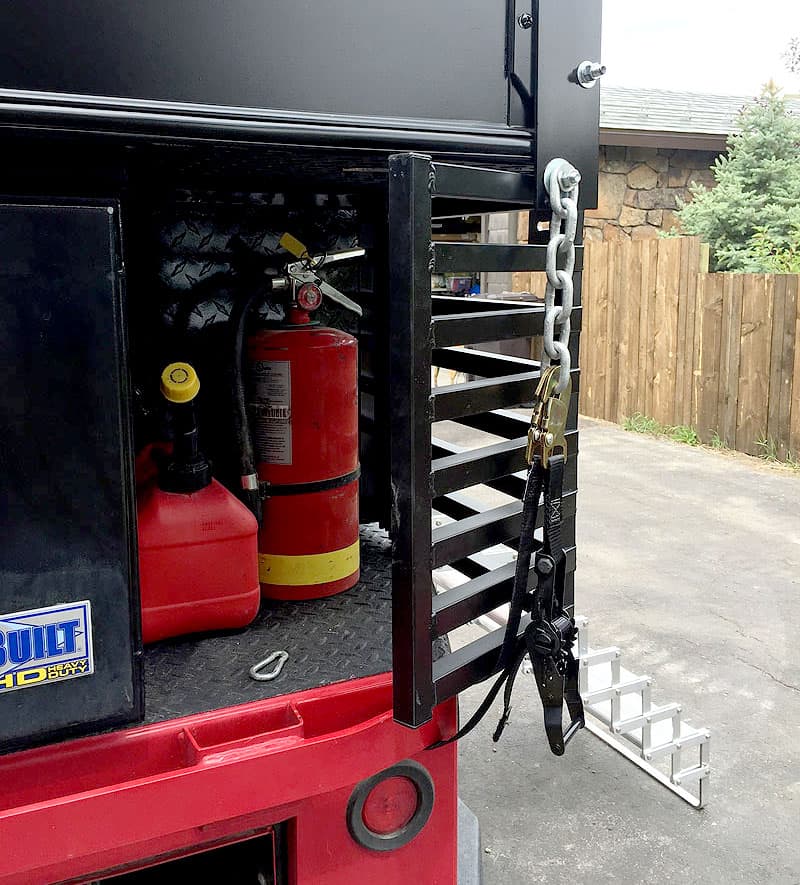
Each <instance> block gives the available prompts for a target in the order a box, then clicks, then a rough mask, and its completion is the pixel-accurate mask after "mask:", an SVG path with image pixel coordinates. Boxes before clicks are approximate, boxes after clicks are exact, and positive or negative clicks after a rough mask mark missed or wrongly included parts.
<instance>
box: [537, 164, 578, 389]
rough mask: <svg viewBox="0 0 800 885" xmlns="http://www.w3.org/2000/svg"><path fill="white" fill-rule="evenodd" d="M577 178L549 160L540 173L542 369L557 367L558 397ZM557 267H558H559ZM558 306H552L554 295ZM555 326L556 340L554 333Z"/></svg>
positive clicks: (565, 351) (563, 378) (565, 349)
mask: <svg viewBox="0 0 800 885" xmlns="http://www.w3.org/2000/svg"><path fill="white" fill-rule="evenodd" d="M580 180H581V174H580V172H578V170H577V169H576V168H575V167H574V166H573V165H572V164H571V163H568V162H567V161H566V160H563V159H561V158H558V159H555V160H551V161H550V162H549V163H548V164H547V168H546V169H545V170H544V185H545V188H546V189H547V194H548V196H549V198H550V206H551V208H552V210H553V214H552V216H551V219H550V242H549V243H548V244H547V264H546V270H547V287H546V288H545V294H544V307H545V315H544V349H543V353H542V369H544V368H545V367H547V366H549V365H550V364H551V362H556V363H558V365H559V374H558V382H557V384H556V387H555V393H557V394H560V393H562V392H563V391H564V390H565V389H566V387H567V384H568V382H569V377H570V375H569V373H570V370H571V368H572V359H571V357H570V352H569V336H570V333H571V331H572V326H571V323H570V316H571V314H572V299H573V293H574V287H573V282H572V274H573V271H574V270H575V235H576V233H577V231H578V185H579V183H580ZM559 264H561V267H559ZM557 291H559V292H561V304H556V292H557ZM556 326H559V333H558V337H557V338H556V334H555V329H556Z"/></svg>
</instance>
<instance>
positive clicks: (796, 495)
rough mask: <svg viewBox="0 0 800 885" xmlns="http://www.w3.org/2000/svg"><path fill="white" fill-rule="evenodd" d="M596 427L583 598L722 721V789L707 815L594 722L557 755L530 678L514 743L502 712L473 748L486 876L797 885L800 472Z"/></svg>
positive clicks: (698, 710) (662, 693) (583, 512)
mask: <svg viewBox="0 0 800 885" xmlns="http://www.w3.org/2000/svg"><path fill="white" fill-rule="evenodd" d="M582 430H583V433H582V436H581V455H580V464H581V467H580V479H579V486H580V492H579V499H578V512H579V521H578V545H579V547H578V550H579V555H578V573H577V575H576V588H577V589H576V597H577V600H578V602H577V606H576V610H577V611H578V612H579V613H581V614H584V615H587V616H588V617H589V618H590V621H591V635H592V644H593V645H594V646H595V647H597V646H601V645H603V646H604V645H611V644H614V645H619V646H620V647H621V648H622V650H623V655H624V659H625V666H626V667H628V668H629V669H631V670H634V671H635V672H637V673H641V674H644V673H647V674H649V675H651V676H652V677H653V678H654V680H655V681H654V686H653V697H654V701H655V703H666V702H669V701H680V702H682V704H683V706H684V715H685V718H686V719H687V720H688V721H689V722H690V723H691V724H692V725H695V726H704V727H707V728H709V729H711V731H712V745H711V764H712V779H711V780H710V785H709V792H710V800H709V804H708V807H707V808H706V809H705V810H703V811H696V810H694V809H692V808H690V807H689V806H688V805H686V804H684V803H683V802H681V801H680V800H679V799H678V798H676V797H675V796H673V795H672V794H671V793H670V792H669V791H667V790H666V789H665V788H664V787H662V786H660V785H659V784H658V783H657V782H655V781H653V780H652V779H650V778H649V777H648V776H647V775H646V774H644V773H643V772H641V771H640V770H639V769H638V768H636V767H635V766H633V765H632V764H631V763H630V762H628V761H626V760H625V759H624V758H623V757H621V756H619V755H618V754H616V753H615V752H614V751H613V750H611V749H609V748H608V747H606V746H605V745H604V744H603V743H602V742H600V741H599V740H598V739H597V738H595V737H593V736H592V735H590V734H588V733H583V734H580V735H578V736H577V738H576V739H575V741H574V742H573V743H572V744H571V745H570V747H569V748H568V750H567V754H566V755H565V756H564V757H563V758H561V759H557V758H556V757H554V756H551V755H550V753H549V751H548V750H547V749H546V743H545V738H544V732H543V728H542V722H541V708H540V706H539V702H538V697H537V696H536V690H535V687H534V685H533V682H532V680H531V679H530V677H527V678H524V679H523V678H520V680H518V688H517V691H516V697H515V704H514V712H513V721H512V724H511V725H509V727H508V729H507V730H506V733H505V735H504V736H503V740H502V741H501V742H500V743H499V744H498V745H494V744H492V741H491V732H492V731H493V729H494V726H495V724H496V722H497V716H496V715H495V714H494V713H492V714H490V716H489V717H487V718H486V719H485V720H484V722H483V723H482V724H481V726H480V727H479V729H477V730H476V731H475V732H473V733H472V734H471V735H470V736H469V737H468V738H466V739H465V740H464V741H463V742H462V745H461V749H460V752H461V769H460V770H461V784H460V790H461V795H462V797H463V799H464V800H465V801H466V802H467V803H468V804H469V805H470V806H471V808H472V809H473V810H474V811H475V813H476V814H477V815H478V818H479V819H480V821H481V826H482V829H483V845H484V848H485V853H484V873H485V883H486V885H522V883H531V882H546V883H552V885H558V883H573V882H577V883H590V882H606V881H615V882H623V883H640V882H642V883H644V882H647V883H651V882H671V881H680V882H681V883H687V882H701V881H702V882H712V883H715V882H725V883H748V885H754V883H773V882H774V883H800V655H798V650H797V649H798V643H797V630H798V627H800V474H798V473H797V472H790V471H788V470H780V469H777V468H774V467H770V466H767V465H763V464H761V463H760V462H758V461H755V460H754V459H749V458H747V457H745V456H736V455H725V454H719V453H716V452H710V451H707V450H703V449H693V448H691V447H689V446H685V445H681V444H678V443H672V442H668V441H662V440H656V439H652V438H650V437H644V436H639V435H635V434H631V433H626V432H625V431H623V430H621V429H620V428H618V427H616V426H613V425H608V424H605V423H602V422H596V421H589V420H586V421H584V422H583V426H582ZM465 630H467V631H472V634H473V635H476V636H477V635H480V633H481V630H480V628H479V627H473V626H470V627H468V628H465ZM484 692H485V686H479V687H478V688H474V689H472V690H471V691H470V692H469V693H468V694H467V695H466V696H464V698H463V706H462V716H467V715H469V714H470V713H471V711H472V710H473V709H474V707H475V706H476V705H477V703H478V702H479V700H480V699H481V698H482V697H483V694H484ZM498 712H499V705H498Z"/></svg>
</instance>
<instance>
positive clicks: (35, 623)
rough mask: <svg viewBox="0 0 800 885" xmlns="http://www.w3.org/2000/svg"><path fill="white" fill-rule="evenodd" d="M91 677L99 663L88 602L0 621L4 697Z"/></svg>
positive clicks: (1, 690)
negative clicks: (12, 692)
mask: <svg viewBox="0 0 800 885" xmlns="http://www.w3.org/2000/svg"><path fill="white" fill-rule="evenodd" d="M90 673H94V657H93V655H92V606H91V603H89V602H88V601H87V602H65V603H62V604H61V605H51V606H48V607H47V608H36V609H32V610H31V611H25V612H14V613H13V614H10V615H0V695H2V694H4V693H5V692H7V691H14V690H16V689H18V688H32V687H33V686H35V685H46V684H47V683H49V682H61V681H62V680H64V679H75V678H76V677H78V676H88V675H89V674H90Z"/></svg>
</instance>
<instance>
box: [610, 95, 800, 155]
mask: <svg viewBox="0 0 800 885" xmlns="http://www.w3.org/2000/svg"><path fill="white" fill-rule="evenodd" d="M754 100H755V98H754V97H752V96H750V97H748V96H741V95H707V94H704V93H697V92H670V91H667V90H664V89H628V88H623V87H619V86H604V87H603V88H602V91H601V94H600V132H601V139H600V140H601V143H603V144H642V145H649V144H652V145H654V146H655V144H656V142H658V146H659V147H661V146H664V147H678V146H680V147H687V148H688V147H708V148H712V149H715V148H717V147H720V146H722V145H724V142H725V139H726V137H727V135H728V134H729V133H730V132H735V131H736V128H737V126H736V121H737V116H738V114H739V111H741V109H742V108H743V107H744V106H745V105H747V104H750V103H752V102H753V101H754ZM788 104H789V108H790V110H791V112H792V113H795V114H800V99H789V100H788Z"/></svg>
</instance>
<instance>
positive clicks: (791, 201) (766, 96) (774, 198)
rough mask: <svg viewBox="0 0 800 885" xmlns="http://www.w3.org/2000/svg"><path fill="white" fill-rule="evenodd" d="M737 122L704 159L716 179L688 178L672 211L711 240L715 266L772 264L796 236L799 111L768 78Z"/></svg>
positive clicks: (757, 269)
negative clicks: (716, 153)
mask: <svg viewBox="0 0 800 885" xmlns="http://www.w3.org/2000/svg"><path fill="white" fill-rule="evenodd" d="M739 130H740V131H739V132H737V133H734V134H732V135H730V136H729V138H728V152H727V154H723V155H722V156H720V157H718V158H717V159H716V161H715V164H714V166H713V167H712V169H713V172H714V177H715V178H716V181H717V186H716V187H714V188H712V189H708V188H706V187H703V186H702V185H695V186H693V187H692V188H691V193H692V201H691V202H690V203H687V204H685V205H684V206H683V207H682V208H681V210H680V212H679V218H680V221H681V225H682V227H683V230H684V231H685V232H686V233H689V234H695V235H699V236H701V237H702V238H703V239H704V240H705V241H706V242H708V243H710V244H711V248H712V254H713V260H714V268H715V269H716V270H730V271H742V272H752V273H764V272H771V271H779V270H782V269H784V268H785V267H786V262H787V260H788V259H787V255H789V256H791V257H793V256H795V255H796V254H797V250H798V244H800V118H798V117H796V116H793V115H792V114H790V113H789V111H788V109H787V106H786V102H785V100H784V99H783V98H781V97H780V95H779V94H778V90H777V88H776V87H775V86H774V85H773V84H770V85H768V86H767V87H765V89H764V92H763V93H762V95H761V97H760V98H759V99H758V100H757V101H756V102H755V103H754V104H752V105H749V106H747V107H745V108H744V109H743V110H742V112H741V114H740V115H739Z"/></svg>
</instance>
